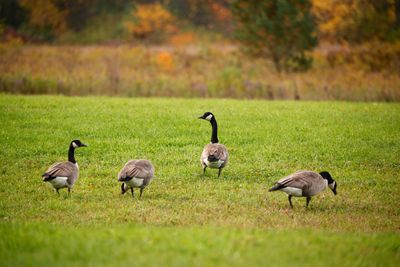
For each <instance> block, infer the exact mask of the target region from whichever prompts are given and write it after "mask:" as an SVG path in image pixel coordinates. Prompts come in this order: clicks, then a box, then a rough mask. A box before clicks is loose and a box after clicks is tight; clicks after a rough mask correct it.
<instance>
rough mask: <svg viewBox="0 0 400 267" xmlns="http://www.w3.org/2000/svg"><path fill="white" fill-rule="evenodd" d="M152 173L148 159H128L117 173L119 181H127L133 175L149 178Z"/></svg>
mask: <svg viewBox="0 0 400 267" xmlns="http://www.w3.org/2000/svg"><path fill="white" fill-rule="evenodd" d="M153 175H154V167H153V165H152V164H151V162H150V161H148V160H130V161H128V162H127V163H126V164H125V166H124V167H123V168H122V169H121V171H120V172H119V173H118V180H119V181H129V180H130V179H132V178H133V177H135V178H142V179H149V178H152V177H153Z"/></svg>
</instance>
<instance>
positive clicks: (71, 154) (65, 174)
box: [42, 140, 86, 195]
mask: <svg viewBox="0 0 400 267" xmlns="http://www.w3.org/2000/svg"><path fill="white" fill-rule="evenodd" d="M78 147H86V145H85V144H84V143H82V142H81V141H80V140H73V141H72V142H71V143H70V145H69V150H68V161H64V162H57V163H54V164H53V165H51V166H50V168H48V169H47V171H46V172H45V173H44V174H43V175H42V178H43V181H44V182H49V183H50V184H51V185H52V186H53V187H54V189H55V190H56V192H57V194H58V195H60V192H58V190H60V189H61V188H68V195H70V193H71V189H72V187H73V186H74V184H75V182H76V180H77V179H78V176H79V167H78V163H77V162H76V160H75V149H76V148H78Z"/></svg>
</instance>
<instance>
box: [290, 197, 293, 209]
mask: <svg viewBox="0 0 400 267" xmlns="http://www.w3.org/2000/svg"><path fill="white" fill-rule="evenodd" d="M289 204H290V207H291V208H292V209H293V204H292V196H291V195H289Z"/></svg>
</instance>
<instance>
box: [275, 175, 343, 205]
mask: <svg viewBox="0 0 400 267" xmlns="http://www.w3.org/2000/svg"><path fill="white" fill-rule="evenodd" d="M327 186H329V188H330V189H331V190H332V191H333V193H334V194H335V195H336V194H337V192H336V186H337V185H336V182H335V180H333V179H332V176H331V175H330V174H329V172H320V173H319V174H318V173H316V172H312V171H298V172H295V173H293V174H291V175H289V176H286V177H284V178H282V179H280V180H279V181H278V182H276V185H275V186H273V187H272V188H270V189H269V192H272V191H276V190H280V191H283V192H285V193H286V194H288V195H289V204H290V207H291V208H293V204H292V196H295V197H306V198H307V202H306V207H308V204H309V203H310V200H311V197H312V196H315V195H317V194H318V193H320V192H322V191H323V190H325V188H326V187H327Z"/></svg>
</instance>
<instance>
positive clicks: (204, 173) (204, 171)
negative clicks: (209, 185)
mask: <svg viewBox="0 0 400 267" xmlns="http://www.w3.org/2000/svg"><path fill="white" fill-rule="evenodd" d="M206 169H207V166H204V167H203V177H204V175H206Z"/></svg>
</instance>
